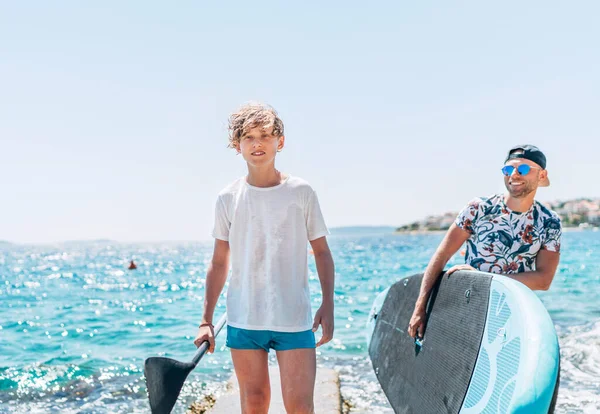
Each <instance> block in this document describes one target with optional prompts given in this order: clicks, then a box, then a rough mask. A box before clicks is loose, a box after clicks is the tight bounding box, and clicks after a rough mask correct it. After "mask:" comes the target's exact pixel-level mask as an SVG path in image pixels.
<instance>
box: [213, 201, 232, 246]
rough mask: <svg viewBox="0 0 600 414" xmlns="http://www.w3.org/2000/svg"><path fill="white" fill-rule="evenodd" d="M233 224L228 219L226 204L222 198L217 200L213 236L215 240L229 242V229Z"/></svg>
mask: <svg viewBox="0 0 600 414" xmlns="http://www.w3.org/2000/svg"><path fill="white" fill-rule="evenodd" d="M230 226H231V222H230V221H229V218H228V217H227V209H226V208H225V203H224V202H223V199H222V198H221V197H218V198H217V203H216V206H215V226H214V228H213V232H212V236H213V237H214V238H215V239H219V240H223V241H229V227H230Z"/></svg>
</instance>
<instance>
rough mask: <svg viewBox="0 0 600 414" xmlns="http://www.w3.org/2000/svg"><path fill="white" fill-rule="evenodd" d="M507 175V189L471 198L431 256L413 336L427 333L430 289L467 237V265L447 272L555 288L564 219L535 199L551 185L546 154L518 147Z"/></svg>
mask: <svg viewBox="0 0 600 414" xmlns="http://www.w3.org/2000/svg"><path fill="white" fill-rule="evenodd" d="M502 173H503V174H504V184H505V186H506V190H507V193H506V194H497V195H494V196H491V197H489V198H486V197H482V198H476V199H474V200H473V201H471V202H470V203H469V204H468V205H467V206H466V207H465V208H464V209H463V210H462V211H461V212H460V213H459V215H458V217H457V218H456V221H455V222H454V223H453V224H452V226H450V229H449V230H448V233H446V236H445V237H444V240H443V241H442V243H441V244H440V245H439V247H438V249H437V250H436V252H435V254H434V255H433V257H432V258H431V261H430V262H429V265H428V266H427V269H426V270H425V274H424V276H423V281H422V283H421V290H420V292H419V297H418V299H417V302H416V304H415V310H414V312H413V315H412V317H411V319H410V323H409V326H408V333H409V335H410V336H412V337H413V338H415V337H416V336H418V337H419V338H422V337H423V334H424V331H425V316H426V312H425V309H426V306H427V301H428V299H429V294H430V293H431V289H432V288H433V286H434V285H435V282H436V280H437V278H438V277H439V275H440V274H441V273H442V270H443V269H444V266H445V265H446V263H448V260H450V258H451V257H452V256H453V255H454V254H455V253H456V252H457V251H458V249H459V248H460V246H462V244H463V243H464V242H465V241H466V242H467V252H466V255H465V264H464V265H457V266H454V267H452V268H451V269H450V270H448V274H452V273H454V272H456V271H457V270H480V271H483V272H490V273H501V274H504V275H506V276H508V277H510V278H512V279H515V280H518V281H519V282H521V283H523V284H524V285H526V286H527V287H529V288H530V289H532V290H547V289H548V288H549V287H550V284H551V283H552V279H553V278H554V273H555V272H556V268H557V267H558V261H559V257H560V253H559V252H560V238H561V224H560V218H559V217H558V215H557V214H556V213H555V212H553V211H551V210H549V209H548V208H546V207H544V206H543V205H542V204H540V203H539V202H537V201H535V199H534V198H535V194H536V192H537V189H538V187H547V186H549V185H550V180H549V179H548V171H546V156H545V155H544V154H543V153H542V151H540V150H539V148H537V147H535V146H533V145H519V146H516V147H514V148H512V149H511V150H510V151H509V152H508V156H507V157H506V161H505V162H504V167H503V168H502Z"/></svg>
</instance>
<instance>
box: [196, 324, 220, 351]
mask: <svg viewBox="0 0 600 414" xmlns="http://www.w3.org/2000/svg"><path fill="white" fill-rule="evenodd" d="M204 341H208V352H209V353H210V354H212V353H213V352H215V331H214V328H213V326H212V325H203V326H201V327H200V328H199V329H198V335H196V339H194V345H196V348H200V345H202V343H203V342H204Z"/></svg>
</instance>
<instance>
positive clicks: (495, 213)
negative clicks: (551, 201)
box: [455, 194, 562, 274]
mask: <svg viewBox="0 0 600 414" xmlns="http://www.w3.org/2000/svg"><path fill="white" fill-rule="evenodd" d="M455 224H456V225H457V226H458V227H460V228H461V229H463V230H466V231H468V232H469V233H470V234H471V236H470V237H469V239H468V240H467V252H466V254H465V263H466V264H468V265H470V266H472V267H474V268H475V269H478V270H481V271H483V272H491V273H502V274H512V273H521V272H528V271H533V270H535V258H536V256H537V254H538V252H539V251H540V249H546V250H549V251H552V252H560V238H561V235H562V230H561V224H560V218H559V217H558V215H557V214H556V213H555V212H554V211H552V210H550V209H548V208H546V207H544V206H543V205H542V204H540V203H539V202H537V201H535V202H534V203H533V205H532V206H531V208H530V209H529V210H528V211H526V212H524V213H519V212H516V211H511V210H510V209H509V208H508V207H507V206H506V204H505V203H504V195H502V194H496V195H494V196H491V197H482V198H476V199H474V200H472V201H471V202H470V203H469V204H468V205H467V206H466V207H465V208H464V209H463V210H462V211H461V212H460V213H459V214H458V217H457V218H456V221H455Z"/></svg>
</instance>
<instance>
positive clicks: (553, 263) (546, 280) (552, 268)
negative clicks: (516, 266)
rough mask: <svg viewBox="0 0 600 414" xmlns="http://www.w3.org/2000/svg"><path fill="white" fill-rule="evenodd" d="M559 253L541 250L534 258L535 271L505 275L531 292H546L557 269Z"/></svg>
mask: <svg viewBox="0 0 600 414" xmlns="http://www.w3.org/2000/svg"><path fill="white" fill-rule="evenodd" d="M559 259H560V253H558V252H551V251H550V250H546V249H541V250H540V251H539V252H538V254H537V257H536V258H535V271H533V272H523V273H516V274H513V275H505V276H507V277H510V278H511V279H515V280H518V281H519V282H521V283H523V284H524V285H525V286H527V287H528V288H529V289H531V290H548V289H549V288H550V285H551V284H552V280H553V279H554V274H555V273H556V269H557V268H558V261H559Z"/></svg>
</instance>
